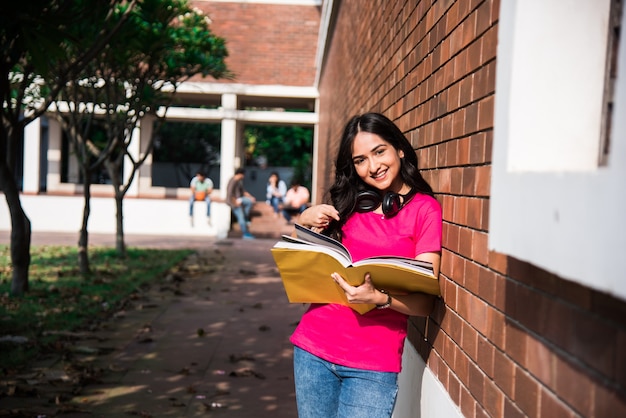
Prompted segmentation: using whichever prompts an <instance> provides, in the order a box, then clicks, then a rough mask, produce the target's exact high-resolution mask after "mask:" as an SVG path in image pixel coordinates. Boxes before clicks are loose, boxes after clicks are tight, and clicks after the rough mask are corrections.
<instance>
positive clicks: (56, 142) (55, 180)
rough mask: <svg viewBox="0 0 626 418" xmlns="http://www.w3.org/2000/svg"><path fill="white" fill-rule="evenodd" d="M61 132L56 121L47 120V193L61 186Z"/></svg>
mask: <svg viewBox="0 0 626 418" xmlns="http://www.w3.org/2000/svg"><path fill="white" fill-rule="evenodd" d="M62 135H63V132H62V130H61V125H60V124H59V122H57V121H56V120H54V119H52V118H50V119H48V173H47V177H46V185H47V189H48V192H51V191H57V190H58V189H59V187H60V185H61V142H62Z"/></svg>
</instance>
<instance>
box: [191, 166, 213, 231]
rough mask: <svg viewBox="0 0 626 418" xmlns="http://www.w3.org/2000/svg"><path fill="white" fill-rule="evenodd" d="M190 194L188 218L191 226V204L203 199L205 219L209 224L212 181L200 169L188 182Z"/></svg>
mask: <svg viewBox="0 0 626 418" xmlns="http://www.w3.org/2000/svg"><path fill="white" fill-rule="evenodd" d="M189 188H190V189H191V196H189V219H190V220H191V226H193V205H194V203H195V202H196V201H202V200H204V201H205V202H206V219H207V222H208V224H209V225H211V192H213V181H211V179H210V178H208V177H207V176H206V175H205V174H204V173H203V172H202V171H198V172H197V173H196V175H195V176H194V177H193V178H192V179H191V182H189Z"/></svg>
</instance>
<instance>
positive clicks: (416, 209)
mask: <svg viewBox="0 0 626 418" xmlns="http://www.w3.org/2000/svg"><path fill="white" fill-rule="evenodd" d="M343 244H344V245H345V246H346V247H347V248H348V249H349V250H350V253H351V254H352V257H353V260H354V261H358V260H360V259H363V258H367V257H372V256H377V255H395V256H404V257H411V258H414V257H416V256H417V255H419V254H421V253H425V252H438V251H441V207H440V206H439V203H438V202H437V201H436V200H435V199H434V198H432V197H430V196H427V195H422V194H417V195H416V196H415V197H413V199H411V201H409V202H408V203H407V204H406V205H405V206H404V207H403V208H402V209H401V210H400V212H398V214H397V215H396V216H394V217H391V218H385V217H384V216H383V215H380V214H376V213H374V212H367V213H354V214H353V215H352V216H351V217H350V219H348V221H347V222H346V224H345V225H344V227H343ZM406 326H407V316H406V315H404V314H401V313H399V312H396V311H394V310H392V309H374V310H372V311H370V312H367V313H365V314H363V315H360V314H359V313H357V312H356V311H354V310H353V309H351V308H349V307H346V306H342V305H336V304H312V305H311V306H310V307H309V309H308V310H307V311H306V312H305V313H304V315H303V316H302V319H301V321H300V323H299V324H298V327H297V328H296V330H295V331H294V333H293V335H292V336H291V342H292V343H293V344H294V345H296V346H298V347H300V348H302V349H303V350H305V351H308V352H309V353H311V354H314V355H316V356H318V357H320V358H322V359H324V360H326V361H329V362H332V363H335V364H339V365H342V366H347V367H354V368H359V369H365V370H374V371H381V372H396V373H397V372H400V368H401V364H402V350H403V348H404V338H405V337H406Z"/></svg>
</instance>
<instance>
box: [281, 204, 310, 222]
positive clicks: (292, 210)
mask: <svg viewBox="0 0 626 418" xmlns="http://www.w3.org/2000/svg"><path fill="white" fill-rule="evenodd" d="M308 207H309V205H307V204H304V205H301V206H300V207H299V208H294V207H285V208H283V216H284V217H285V220H286V221H287V222H289V221H291V216H292V215H295V214H296V213H302V212H304V211H305V210H306V209H307V208H308Z"/></svg>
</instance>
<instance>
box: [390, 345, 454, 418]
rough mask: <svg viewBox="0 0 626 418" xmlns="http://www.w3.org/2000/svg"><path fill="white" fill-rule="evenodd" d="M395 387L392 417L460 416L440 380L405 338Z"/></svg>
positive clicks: (429, 417) (437, 417) (447, 417)
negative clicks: (396, 391) (394, 405)
mask: <svg viewBox="0 0 626 418" xmlns="http://www.w3.org/2000/svg"><path fill="white" fill-rule="evenodd" d="M398 387H399V391H398V398H397V400H396V407H395V409H394V411H393V415H392V417H393V418H462V417H463V414H461V410H460V409H459V408H458V407H457V406H456V405H455V404H454V402H453V401H452V399H451V398H450V396H449V395H448V392H447V391H446V390H445V388H444V387H443V385H442V384H441V382H439V380H437V377H436V376H435V375H433V373H432V372H431V371H430V369H428V368H427V367H426V363H424V361H423V360H422V358H421V357H420V355H419V354H418V353H417V351H415V348H413V346H412V345H411V344H410V343H409V342H408V341H407V342H405V343H404V353H403V356H402V372H400V375H399V376H398Z"/></svg>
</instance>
